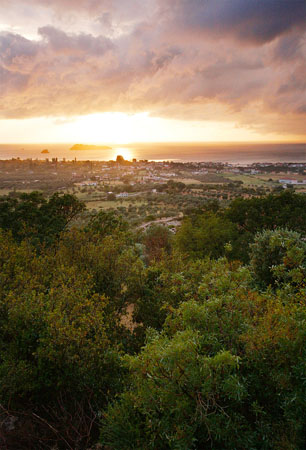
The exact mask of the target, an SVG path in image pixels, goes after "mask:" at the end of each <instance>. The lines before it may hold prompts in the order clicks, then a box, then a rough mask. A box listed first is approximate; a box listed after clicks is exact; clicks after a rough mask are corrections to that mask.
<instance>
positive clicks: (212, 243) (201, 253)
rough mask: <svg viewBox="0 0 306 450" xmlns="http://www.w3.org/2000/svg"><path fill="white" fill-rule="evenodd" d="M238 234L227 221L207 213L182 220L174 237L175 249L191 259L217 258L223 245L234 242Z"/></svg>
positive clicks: (222, 249) (223, 249)
mask: <svg viewBox="0 0 306 450" xmlns="http://www.w3.org/2000/svg"><path fill="white" fill-rule="evenodd" d="M237 238H238V232H237V230H236V227H235V225H234V224H232V223H231V222H230V221H229V220H228V219H225V218H223V217H219V216H217V215H216V214H213V213H207V214H203V215H198V216H195V217H193V219H190V218H187V219H186V220H184V222H183V224H182V226H181V227H180V228H179V230H178V232H177V233H176V236H175V243H176V246H177V248H178V249H179V250H180V251H181V252H183V253H186V254H188V255H189V256H190V257H192V258H204V257H207V256H209V257H211V258H219V257H220V256H222V255H224V253H225V248H224V246H225V244H227V243H231V242H234V241H235V240H236V239H237Z"/></svg>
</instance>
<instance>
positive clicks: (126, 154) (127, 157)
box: [113, 147, 134, 161]
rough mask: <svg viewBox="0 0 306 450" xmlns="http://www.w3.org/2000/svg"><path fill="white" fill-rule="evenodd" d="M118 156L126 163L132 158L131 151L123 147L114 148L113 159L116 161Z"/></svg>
mask: <svg viewBox="0 0 306 450" xmlns="http://www.w3.org/2000/svg"><path fill="white" fill-rule="evenodd" d="M118 155H121V156H123V158H124V159H125V160H126V161H130V160H131V159H132V158H133V157H134V156H133V154H132V152H131V149H129V148H124V147H116V148H114V156H113V159H116V158H117V156H118Z"/></svg>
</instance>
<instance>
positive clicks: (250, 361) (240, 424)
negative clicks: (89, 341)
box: [101, 262, 306, 449]
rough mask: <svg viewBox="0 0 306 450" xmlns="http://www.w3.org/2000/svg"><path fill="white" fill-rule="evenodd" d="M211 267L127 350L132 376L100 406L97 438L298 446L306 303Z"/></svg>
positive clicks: (242, 274) (156, 444)
mask: <svg viewBox="0 0 306 450" xmlns="http://www.w3.org/2000/svg"><path fill="white" fill-rule="evenodd" d="M222 265H223V273H224V275H222V274H221V270H222V269H221V266H222ZM214 271H216V274H217V273H218V279H216V278H215V276H216V274H215V275H211V274H210V275H209V274H208V275H207V276H206V279H205V280H204V279H203V283H202V285H200V286H199V289H198V294H199V297H198V300H197V301H195V300H189V301H187V302H183V303H182V304H181V305H180V306H179V308H178V309H177V310H176V311H174V313H173V315H172V317H171V316H170V317H169V318H168V320H167V324H166V326H165V327H164V329H163V331H162V332H161V333H157V332H153V331H151V332H150V333H149V334H148V342H147V344H146V346H145V347H144V349H143V350H142V351H141V352H140V353H139V355H137V356H132V357H131V356H129V357H127V358H126V363H127V366H128V367H129V370H130V373H131V377H132V378H131V384H130V385H129V386H128V390H127V391H126V392H125V393H124V394H123V395H122V396H121V397H120V398H119V399H118V400H117V401H116V402H115V403H113V404H112V405H110V406H109V408H108V409H107V411H106V413H105V416H104V421H103V427H102V432H101V440H102V442H103V443H104V444H105V445H107V446H109V447H110V448H113V449H119V448H120V449H128V448H148V449H149V448H160V449H170V448H178V449H179V448H180V449H186V448H188V449H192V448H206V447H208V446H209V447H210V448H214V449H225V448H228V449H232V448H236V449H245V448H254V449H274V448H297V449H298V448H300V449H302V448H304V445H305V441H304V431H303V430H304V429H305V425H306V423H305V419H304V415H303V413H302V411H303V408H305V406H306V405H305V398H306V397H305V394H306V392H305V384H304V383H303V377H304V376H305V363H304V362H305V356H306V355H305V346H304V339H305V333H306V328H305V301H304V302H303V305H301V304H299V305H298V304H297V303H295V304H294V307H292V304H287V305H284V304H283V302H282V301H280V300H279V299H278V297H277V296H273V295H272V294H264V295H260V294H258V293H256V292H255V291H252V290H250V284H249V283H250V281H251V276H250V274H249V273H248V272H247V271H246V270H245V269H241V268H239V269H237V270H234V271H232V270H230V267H229V266H227V265H226V264H224V263H223V264H222V263H221V262H218V263H217V267H216V269H215V270H213V272H214ZM214 281H216V282H217V284H218V287H217V289H215V291H214V292H211V290H210V286H211V285H213V284H212V283H213V282H214Z"/></svg>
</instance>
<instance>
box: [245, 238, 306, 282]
mask: <svg viewBox="0 0 306 450" xmlns="http://www.w3.org/2000/svg"><path fill="white" fill-rule="evenodd" d="M250 267H251V269H252V271H253V273H254V278H255V280H256V281H257V282H258V283H259V285H260V286H263V287H264V286H268V285H272V286H275V285H276V284H278V285H279V284H283V283H287V284H290V285H291V286H293V285H299V284H301V283H302V282H303V280H305V277H306V242H305V241H303V240H302V238H301V235H300V234H299V233H297V232H294V231H288V230H286V229H276V230H275V231H271V230H265V231H263V232H262V233H257V234H256V236H255V240H254V243H253V244H252V245H251V252H250Z"/></svg>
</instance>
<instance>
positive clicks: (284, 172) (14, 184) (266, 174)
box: [0, 155, 306, 231]
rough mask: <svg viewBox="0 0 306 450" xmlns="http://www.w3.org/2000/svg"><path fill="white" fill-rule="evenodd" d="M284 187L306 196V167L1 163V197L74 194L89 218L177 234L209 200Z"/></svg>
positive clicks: (15, 160)
mask: <svg viewBox="0 0 306 450" xmlns="http://www.w3.org/2000/svg"><path fill="white" fill-rule="evenodd" d="M283 189H294V190H296V191H297V192H299V193H302V192H306V163H273V164H272V163H253V164H249V165H239V164H230V163H221V162H220V163H215V162H189V163H181V162H173V161H163V162H155V161H148V160H136V159H133V160H132V161H127V160H125V159H124V158H123V157H122V156H120V155H118V156H117V158H116V160H115V161H89V160H88V161H77V160H76V159H74V160H66V159H65V158H62V159H61V160H59V159H58V158H52V159H49V158H46V159H43V160H39V159H35V160H34V159H25V160H22V159H19V158H12V159H9V160H1V161H0V196H3V195H9V196H14V195H18V193H20V192H32V191H41V192H43V193H44V194H45V195H46V196H49V195H52V194H53V193H54V192H60V193H70V194H74V195H75V196H76V197H77V198H78V199H79V200H82V201H83V202H84V203H85V204H86V207H87V210H86V212H85V213H84V218H85V220H86V217H88V216H91V215H93V214H96V213H97V212H99V211H100V210H108V211H111V210H115V211H117V213H119V214H120V215H123V216H124V217H125V218H126V219H127V220H128V221H129V222H130V223H131V224H133V225H136V226H142V227H146V226H148V225H149V224H152V223H154V222H159V223H164V224H165V225H168V226H169V228H170V229H172V231H174V230H175V228H176V227H177V225H179V224H180V221H181V219H182V218H183V217H184V215H188V214H189V213H190V212H191V211H192V210H193V209H198V210H201V209H202V208H203V207H205V205H206V204H207V203H208V202H210V203H211V202H216V203H219V204H221V205H222V206H226V205H227V204H228V203H229V202H230V201H231V200H233V199H235V198H238V197H243V198H250V197H254V196H263V195H266V194H268V193H277V192H281V191H283Z"/></svg>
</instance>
